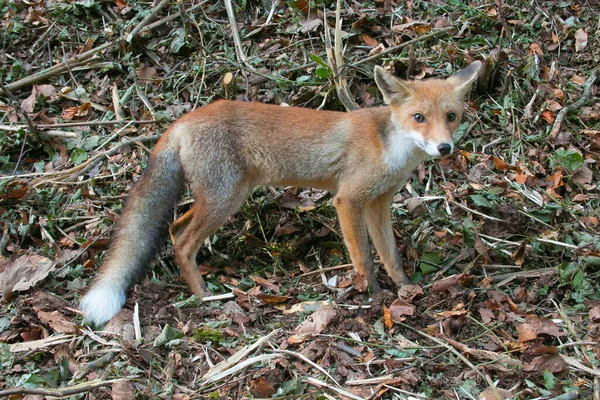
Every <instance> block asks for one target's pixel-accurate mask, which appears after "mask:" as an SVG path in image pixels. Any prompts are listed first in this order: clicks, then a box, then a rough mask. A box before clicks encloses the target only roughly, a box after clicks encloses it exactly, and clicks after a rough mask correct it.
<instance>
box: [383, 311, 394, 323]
mask: <svg viewBox="0 0 600 400" xmlns="http://www.w3.org/2000/svg"><path fill="white" fill-rule="evenodd" d="M383 324H384V325H385V327H386V328H388V329H391V328H392V327H393V326H394V321H393V320H392V314H391V313H390V309H389V308H387V307H386V306H385V305H384V306H383Z"/></svg>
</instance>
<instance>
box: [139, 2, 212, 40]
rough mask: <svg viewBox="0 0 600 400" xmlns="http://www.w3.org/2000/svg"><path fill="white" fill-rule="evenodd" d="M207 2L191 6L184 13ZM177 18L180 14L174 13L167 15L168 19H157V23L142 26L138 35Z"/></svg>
mask: <svg viewBox="0 0 600 400" xmlns="http://www.w3.org/2000/svg"><path fill="white" fill-rule="evenodd" d="M208 1H209V0H204V1H202V2H200V3H198V4H196V5H194V6H192V7H190V8H188V9H186V10H185V11H187V12H188V13H189V12H192V11H194V10H195V9H196V8H198V7H200V6H202V5H203V4H204V3H206V2H208ZM179 17H180V13H178V12H176V13H173V14H171V15H169V16H168V17H164V18H162V19H159V20H158V21H156V22H153V23H151V24H148V25H146V26H144V27H143V28H142V29H141V30H140V31H139V32H138V33H145V32H146V31H149V30H152V29H154V28H156V27H159V26H161V25H164V24H166V23H167V22H170V21H173V20H175V19H177V18H179Z"/></svg>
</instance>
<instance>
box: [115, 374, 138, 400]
mask: <svg viewBox="0 0 600 400" xmlns="http://www.w3.org/2000/svg"><path fill="white" fill-rule="evenodd" d="M110 397H111V398H112V400H127V399H133V398H134V397H135V389H134V387H133V385H132V384H131V382H129V381H128V380H124V379H123V380H119V381H117V382H115V383H113V384H112V387H111V392H110Z"/></svg>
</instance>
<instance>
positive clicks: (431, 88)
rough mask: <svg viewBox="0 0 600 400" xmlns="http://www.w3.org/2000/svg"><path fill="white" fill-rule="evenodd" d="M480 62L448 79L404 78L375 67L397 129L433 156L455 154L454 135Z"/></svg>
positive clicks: (376, 79)
mask: <svg viewBox="0 0 600 400" xmlns="http://www.w3.org/2000/svg"><path fill="white" fill-rule="evenodd" d="M481 65H482V64H481V62H480V61H474V62H473V63H471V64H470V65H469V66H468V67H467V68H465V69H462V70H460V71H458V72H457V73H455V74H454V75H452V76H450V77H449V78H447V79H429V80H426V81H404V80H401V79H398V78H396V77H394V76H392V75H391V74H390V73H389V72H387V71H386V70H384V69H383V68H381V67H379V66H377V67H375V82H376V83H377V87H379V90H380V91H381V93H382V94H383V100H384V101H385V103H386V104H389V106H390V108H391V118H392V123H393V124H394V128H395V130H396V131H397V132H399V133H400V132H401V134H403V135H409V136H410V138H411V140H413V141H414V142H415V143H416V145H417V146H418V147H419V148H421V149H422V150H423V151H424V152H426V153H427V154H429V155H430V156H433V157H441V156H446V155H448V154H450V153H452V151H453V150H454V143H453V142H452V135H453V134H454V132H455V131H456V129H457V128H458V124H459V123H460V119H461V117H462V114H463V107H464V98H465V95H466V94H467V93H468V92H469V90H470V89H471V84H472V83H473V81H474V80H475V78H477V74H478V73H479V70H480V68H481Z"/></svg>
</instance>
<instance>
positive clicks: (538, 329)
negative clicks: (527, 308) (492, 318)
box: [517, 315, 565, 343]
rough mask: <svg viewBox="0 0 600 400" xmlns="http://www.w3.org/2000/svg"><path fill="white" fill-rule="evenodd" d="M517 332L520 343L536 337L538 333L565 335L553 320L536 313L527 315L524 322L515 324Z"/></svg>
mask: <svg viewBox="0 0 600 400" xmlns="http://www.w3.org/2000/svg"><path fill="white" fill-rule="evenodd" d="M517 332H518V333H519V342H521V343H523V342H527V341H530V340H534V339H537V338H538V336H540V335H545V336H556V337H559V336H564V335H565V333H564V332H561V330H560V328H559V327H558V325H556V324H555V323H554V322H552V321H551V320H549V319H548V318H544V317H538V316H537V315H527V317H526V322H524V323H522V324H519V325H517Z"/></svg>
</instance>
